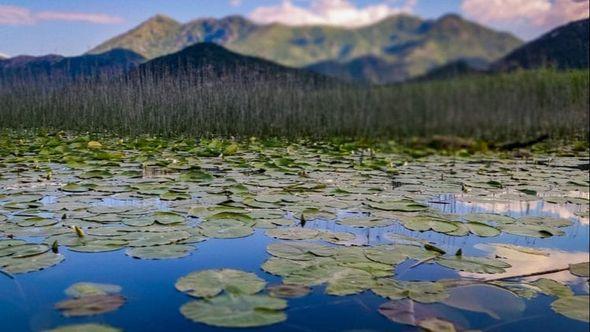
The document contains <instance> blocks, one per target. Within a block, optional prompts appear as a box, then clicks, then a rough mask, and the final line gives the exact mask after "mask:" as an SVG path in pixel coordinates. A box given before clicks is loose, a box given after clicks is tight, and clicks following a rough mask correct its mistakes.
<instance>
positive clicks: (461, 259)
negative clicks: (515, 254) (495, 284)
mask: <svg viewBox="0 0 590 332" xmlns="http://www.w3.org/2000/svg"><path fill="white" fill-rule="evenodd" d="M436 262H437V263H438V264H440V265H442V266H445V267H448V268H451V269H454V270H458V271H465V272H472V273H489V274H494V273H504V272H506V269H507V268H509V267H510V264H508V263H506V262H503V261H500V260H497V259H491V258H486V257H476V256H448V257H439V258H438V259H437V260H436Z"/></svg>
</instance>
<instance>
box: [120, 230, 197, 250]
mask: <svg viewBox="0 0 590 332" xmlns="http://www.w3.org/2000/svg"><path fill="white" fill-rule="evenodd" d="M190 237H191V234H189V233H188V232H184V231H175V232H164V233H140V234H137V236H136V237H135V238H133V239H132V238H130V237H121V238H122V239H125V240H127V239H129V244H128V246H130V247H150V246H161V245H165V244H173V243H176V242H179V241H182V240H186V239H188V238H190Z"/></svg>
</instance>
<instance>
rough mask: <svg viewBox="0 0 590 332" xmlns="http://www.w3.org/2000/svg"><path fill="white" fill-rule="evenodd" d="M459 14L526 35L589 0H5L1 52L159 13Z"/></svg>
mask: <svg viewBox="0 0 590 332" xmlns="http://www.w3.org/2000/svg"><path fill="white" fill-rule="evenodd" d="M401 12H403V13H410V14H413V15H417V16H420V17H424V18H436V17H439V16H441V15H443V14H445V13H450V12H453V13H458V14H461V15H463V16H465V17H466V18H468V19H471V20H474V21H477V22H479V23H482V24H485V25H488V26H491V27H494V28H496V29H500V30H506V31H510V32H513V33H514V34H516V35H518V36H520V37H521V38H524V39H530V38H533V37H535V36H538V35H539V34H541V33H542V32H545V31H547V30H548V29H550V28H553V27H555V26H557V25H560V24H563V23H565V22H567V21H570V20H573V19H579V18H583V17H587V16H588V0H175V1H171V0H0V53H5V54H8V55H18V54H32V55H39V54H48V53H57V54H64V55H74V54H80V53H83V52H85V51H87V50H88V49H90V48H91V47H93V46H95V45H97V44H99V43H101V42H102V41H104V40H106V39H108V38H110V37H113V36H115V35H117V34H119V33H122V32H124V31H126V30H129V29H130V28H132V27H134V26H136V25H137V24H139V23H140V22H142V21H144V20H145V19H147V18H149V17H150V16H153V15H155V14H157V13H162V14H166V15H168V16H170V17H172V18H174V19H176V20H178V21H180V22H186V21H189V20H191V19H195V18H200V17H223V16H227V15H232V14H239V15H243V16H246V17H249V18H250V19H252V20H254V21H257V22H259V23H269V22H281V23H284V24H291V25H299V24H332V25H342V26H358V25H364V24H370V23H372V22H374V21H377V20H379V19H381V18H383V17H386V16H388V15H394V14H396V13H401Z"/></svg>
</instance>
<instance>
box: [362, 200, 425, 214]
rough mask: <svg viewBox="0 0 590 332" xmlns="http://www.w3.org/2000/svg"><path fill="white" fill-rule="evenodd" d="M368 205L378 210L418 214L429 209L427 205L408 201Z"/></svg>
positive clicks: (369, 203) (370, 203)
mask: <svg viewBox="0 0 590 332" xmlns="http://www.w3.org/2000/svg"><path fill="white" fill-rule="evenodd" d="M367 205H368V206H370V207H372V208H373V209H377V210H384V211H398V212H418V211H424V210H426V209H428V206H426V205H423V204H419V203H416V202H414V201H407V200H402V201H389V202H368V203H367Z"/></svg>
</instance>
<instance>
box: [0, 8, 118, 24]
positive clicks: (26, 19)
mask: <svg viewBox="0 0 590 332" xmlns="http://www.w3.org/2000/svg"><path fill="white" fill-rule="evenodd" d="M43 21H70V22H86V23H94V24H119V23H123V22H124V20H123V19H122V18H120V17H117V16H111V15H107V14H102V13H80V12H59V11H40V12H33V11H31V10H29V9H27V8H24V7H18V6H3V5H0V24H2V25H31V24H35V23H38V22H43Z"/></svg>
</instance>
